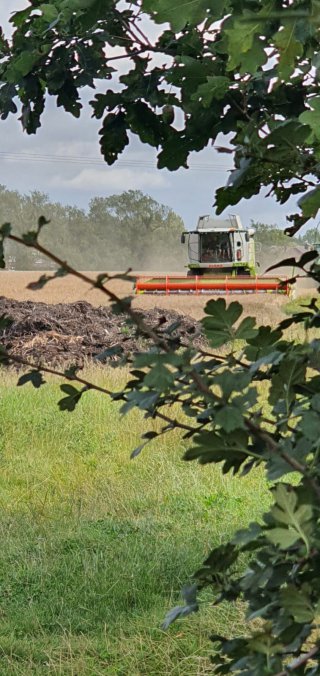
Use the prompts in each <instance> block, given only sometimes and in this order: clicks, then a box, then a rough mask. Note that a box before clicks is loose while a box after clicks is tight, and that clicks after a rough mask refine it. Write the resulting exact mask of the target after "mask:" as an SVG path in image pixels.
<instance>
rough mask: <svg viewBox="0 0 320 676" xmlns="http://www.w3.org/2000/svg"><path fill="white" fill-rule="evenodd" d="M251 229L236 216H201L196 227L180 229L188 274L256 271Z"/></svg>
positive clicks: (234, 273)
mask: <svg viewBox="0 0 320 676" xmlns="http://www.w3.org/2000/svg"><path fill="white" fill-rule="evenodd" d="M254 232H255V231H254V229H253V228H250V229H249V230H245V229H244V228H243V227H242V224H241V221H240V218H239V216H229V218H227V219H224V220H222V219H217V218H211V217H210V216H200V218H199V220H198V225H197V228H196V230H191V231H187V232H183V233H182V235H181V242H182V244H184V243H185V242H186V240H187V241H188V254H189V264H188V268H189V271H188V276H193V275H205V274H212V272H214V273H215V274H219V273H221V274H222V275H224V276H225V275H231V276H236V275H250V276H254V275H255V274H256V262H255V244H254Z"/></svg>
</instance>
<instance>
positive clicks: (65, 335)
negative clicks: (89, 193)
mask: <svg viewBox="0 0 320 676" xmlns="http://www.w3.org/2000/svg"><path fill="white" fill-rule="evenodd" d="M91 276H92V273H91ZM38 278H39V273H38V272H7V271H6V272H0V316H1V315H2V314H5V315H8V316H10V317H11V318H12V319H13V324H12V325H11V326H9V327H7V328H6V329H5V330H3V331H2V334H0V338H1V342H2V344H4V346H5V347H6V349H7V350H10V351H12V352H14V353H15V354H16V355H18V356H20V357H23V358H25V359H26V358H27V359H32V360H39V359H40V360H43V359H44V360H45V361H46V363H47V364H58V363H61V362H63V363H74V364H78V365H79V366H82V365H83V364H84V362H85V361H86V360H87V359H91V358H93V357H96V356H97V355H101V353H103V352H105V351H106V350H110V348H111V353H108V355H107V356H106V360H109V359H110V358H112V359H118V358H119V357H121V355H122V354H127V353H130V352H135V351H137V350H140V349H142V348H144V347H145V346H146V344H147V343H148V340H147V339H146V337H144V336H142V335H141V334H139V333H138V332H137V330H136V327H135V326H132V325H128V324H127V323H126V317H125V316H124V315H123V314H117V315H115V314H114V313H113V312H112V311H111V308H110V306H109V301H108V298H107V297H106V296H105V295H103V293H102V292H101V291H99V290H98V289H92V288H88V286H87V285H86V284H85V283H84V282H82V281H81V280H78V279H75V278H74V277H71V276H68V277H64V278H58V279H56V280H54V281H53V282H50V283H49V284H47V285H46V286H45V287H44V288H43V289H40V290H37V291H34V290H31V289H28V288H27V287H28V284H29V283H30V282H34V281H35V280H37V279H38ZM133 281H134V278H133V279H132V281H123V280H119V279H117V280H113V281H112V282H110V288H111V289H112V290H113V291H114V292H115V293H116V294H117V295H119V296H120V297H126V296H128V295H130V294H132V291H133ZM208 299H209V296H208V295H199V296H195V295H182V296H177V295H171V296H166V295H164V296H162V295H156V296H154V295H146V294H141V295H138V296H136V297H135V298H134V301H133V305H134V307H135V309H136V310H138V311H139V312H140V311H141V314H142V315H143V317H144V319H145V321H146V322H147V323H148V325H149V326H150V327H152V328H159V330H160V331H162V332H166V329H167V328H168V327H169V326H170V325H172V323H173V322H174V323H175V322H176V321H177V320H179V322H180V323H179V326H178V327H177V328H176V330H175V331H174V332H173V333H172V337H173V338H177V339H178V340H181V341H182V342H183V343H184V344H186V343H188V342H190V341H192V343H193V344H195V343H196V342H197V341H200V342H202V336H201V325H200V324H199V322H198V321H197V320H199V319H200V318H201V317H202V316H203V314H204V306H205V304H206V302H207V300H208ZM235 299H236V300H240V302H241V303H242V304H243V305H244V312H245V314H247V315H254V316H255V317H257V320H258V322H259V323H261V324H275V323H276V322H277V321H278V320H279V318H280V317H281V315H283V311H284V307H285V305H286V304H287V302H288V299H287V297H285V296H280V295H279V296H277V295H270V294H268V295H258V296H256V295H241V296H234V295H232V296H229V298H228V299H227V302H231V301H232V300H235ZM103 360H104V357H102V361H103Z"/></svg>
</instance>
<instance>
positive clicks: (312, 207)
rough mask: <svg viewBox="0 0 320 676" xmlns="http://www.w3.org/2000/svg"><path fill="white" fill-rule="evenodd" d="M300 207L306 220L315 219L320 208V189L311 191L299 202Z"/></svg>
mask: <svg viewBox="0 0 320 676" xmlns="http://www.w3.org/2000/svg"><path fill="white" fill-rule="evenodd" d="M298 205H299V207H300V209H301V211H302V213H303V216H305V217H306V218H315V217H316V215H317V213H318V211H319V208H320V188H314V189H313V190H309V192H307V193H306V194H305V195H302V197H300V199H299V200H298Z"/></svg>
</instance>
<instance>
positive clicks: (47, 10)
mask: <svg viewBox="0 0 320 676" xmlns="http://www.w3.org/2000/svg"><path fill="white" fill-rule="evenodd" d="M39 9H40V10H41V12H42V16H43V18H44V20H45V21H46V22H47V23H48V24H52V22H53V21H55V20H56V19H58V17H59V11H58V9H57V7H55V5H51V4H47V3H46V4H43V5H40V7H39Z"/></svg>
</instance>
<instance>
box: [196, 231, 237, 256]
mask: <svg viewBox="0 0 320 676" xmlns="http://www.w3.org/2000/svg"><path fill="white" fill-rule="evenodd" d="M201 260H202V261H203V262H204V263H206V262H207V263H225V262H230V261H231V260H232V256H231V245H230V235H229V233H221V232H220V233H211V232H209V233H205V234H203V235H202V237H201Z"/></svg>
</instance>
